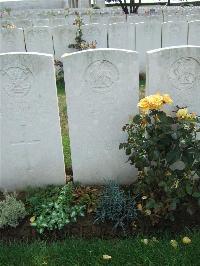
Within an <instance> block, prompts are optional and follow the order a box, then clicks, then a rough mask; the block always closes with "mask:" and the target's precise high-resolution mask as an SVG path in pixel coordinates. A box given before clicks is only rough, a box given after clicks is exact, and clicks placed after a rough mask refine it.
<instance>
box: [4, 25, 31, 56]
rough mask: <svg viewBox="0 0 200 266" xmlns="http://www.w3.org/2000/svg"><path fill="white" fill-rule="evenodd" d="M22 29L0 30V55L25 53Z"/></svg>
mask: <svg viewBox="0 0 200 266" xmlns="http://www.w3.org/2000/svg"><path fill="white" fill-rule="evenodd" d="M25 51H26V50H25V43H24V33H23V30H22V29H18V28H14V29H4V28H3V29H0V53H10V52H25Z"/></svg>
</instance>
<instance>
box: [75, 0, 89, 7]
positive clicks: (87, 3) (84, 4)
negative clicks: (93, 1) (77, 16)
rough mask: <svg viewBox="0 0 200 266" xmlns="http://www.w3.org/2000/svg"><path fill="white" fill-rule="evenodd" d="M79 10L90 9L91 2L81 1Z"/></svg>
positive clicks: (87, 0)
mask: <svg viewBox="0 0 200 266" xmlns="http://www.w3.org/2000/svg"><path fill="white" fill-rule="evenodd" d="M78 7H79V8H89V7H90V0H81V1H79V3H78Z"/></svg>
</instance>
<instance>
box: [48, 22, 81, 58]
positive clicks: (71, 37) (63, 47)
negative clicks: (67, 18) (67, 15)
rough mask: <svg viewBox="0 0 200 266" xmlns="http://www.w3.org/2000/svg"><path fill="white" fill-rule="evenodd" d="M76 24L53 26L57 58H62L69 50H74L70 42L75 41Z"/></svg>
mask: <svg viewBox="0 0 200 266" xmlns="http://www.w3.org/2000/svg"><path fill="white" fill-rule="evenodd" d="M76 31H77V27H76V26H71V25H70V26H67V25H66V26H58V27H54V28H52V34H53V43H54V51H55V57H56V59H60V58H61V56H62V55H63V54H65V53H67V52H69V53H70V52H74V51H76V50H75V49H72V48H69V45H70V44H74V43H75V38H76Z"/></svg>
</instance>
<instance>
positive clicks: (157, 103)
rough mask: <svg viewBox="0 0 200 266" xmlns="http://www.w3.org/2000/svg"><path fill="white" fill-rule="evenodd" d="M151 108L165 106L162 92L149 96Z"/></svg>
mask: <svg viewBox="0 0 200 266" xmlns="http://www.w3.org/2000/svg"><path fill="white" fill-rule="evenodd" d="M148 102H149V109H151V110H158V109H160V108H161V107H162V106H163V98H162V96H161V95H160V94H156V95H150V96H148Z"/></svg>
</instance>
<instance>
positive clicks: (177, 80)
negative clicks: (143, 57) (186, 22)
mask: <svg viewBox="0 0 200 266" xmlns="http://www.w3.org/2000/svg"><path fill="white" fill-rule="evenodd" d="M147 60H148V61H147V93H148V94H154V93H156V92H158V91H160V92H165V93H168V94H170V95H171V97H172V98H173V100H174V105H175V106H176V105H178V106H179V107H183V106H188V107H189V110H190V111H193V112H197V113H198V114H200V90H199V88H200V47H198V46H196V47H195V46H178V47H171V48H164V49H158V50H154V51H149V52H147ZM172 108H173V109H174V106H172Z"/></svg>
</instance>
